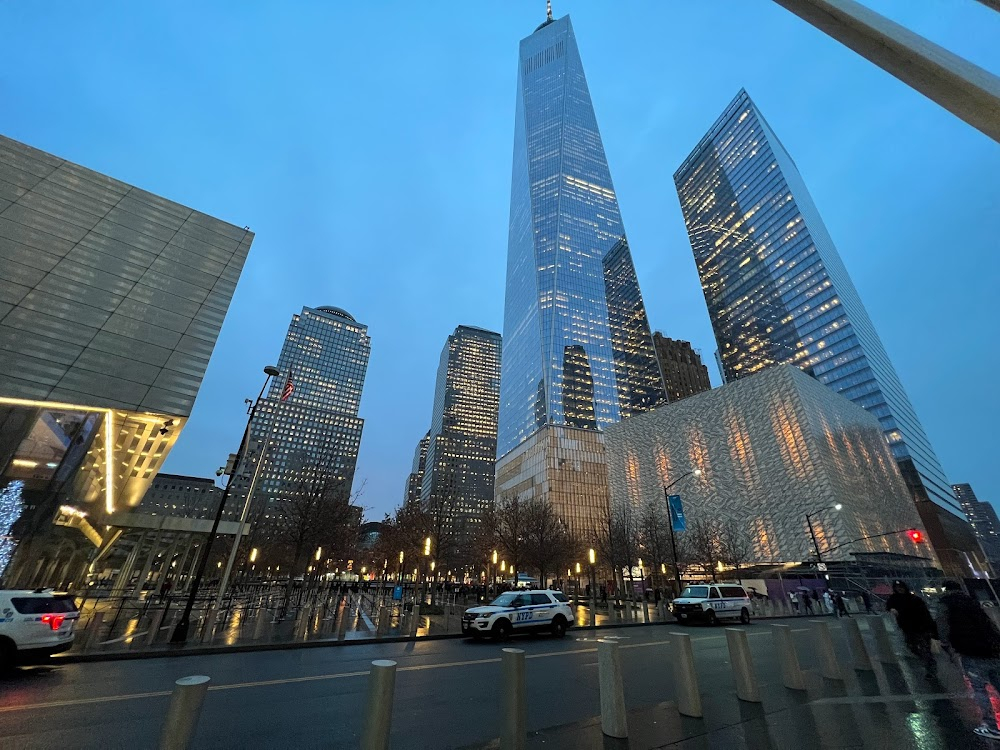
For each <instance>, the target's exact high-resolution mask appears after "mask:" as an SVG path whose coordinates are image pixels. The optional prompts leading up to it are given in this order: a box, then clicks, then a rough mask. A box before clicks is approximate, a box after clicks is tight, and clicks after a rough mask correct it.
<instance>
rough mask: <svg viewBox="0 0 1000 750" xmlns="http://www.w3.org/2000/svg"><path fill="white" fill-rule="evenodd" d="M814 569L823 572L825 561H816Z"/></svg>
mask: <svg viewBox="0 0 1000 750" xmlns="http://www.w3.org/2000/svg"><path fill="white" fill-rule="evenodd" d="M816 570H818V571H819V572H820V573H825V572H826V563H816Z"/></svg>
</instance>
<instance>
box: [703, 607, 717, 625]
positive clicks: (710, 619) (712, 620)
mask: <svg viewBox="0 0 1000 750" xmlns="http://www.w3.org/2000/svg"><path fill="white" fill-rule="evenodd" d="M705 622H707V623H708V624H709V625H718V624H719V618H718V617H716V616H715V610H714V609H710V610H708V614H707V615H705Z"/></svg>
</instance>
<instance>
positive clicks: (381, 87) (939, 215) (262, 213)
mask: <svg viewBox="0 0 1000 750" xmlns="http://www.w3.org/2000/svg"><path fill="white" fill-rule="evenodd" d="M866 2H867V4H868V5H869V6H870V7H872V8H874V9H875V10H878V11H879V12H882V13H884V14H885V15H888V16H889V17H890V18H892V19H894V20H896V21H898V22H900V23H903V24H905V25H906V26H908V27H910V28H911V29H913V30H914V31H917V32H918V33H921V34H923V35H925V36H927V37H929V38H930V39H932V40H933V41H935V42H937V43H939V44H942V45H943V46H945V47H947V48H948V49H950V50H952V51H953V52H956V53H958V54H960V55H962V56H964V57H966V58H967V59H969V60H971V61H972V62H974V63H976V64H978V65H980V66H982V67H984V68H986V69H988V70H991V71H993V72H994V73H996V72H1000V45H998V44H997V43H996V40H997V39H1000V13H996V12H995V11H992V10H990V9H989V8H987V7H985V6H983V5H981V4H979V3H976V2H974V1H973V0H866ZM554 5H555V13H556V15H557V16H560V15H563V14H565V13H570V14H571V16H572V18H573V25H574V27H575V29H576V34H577V39H578V42H579V45H580V50H581V54H582V56H583V62H584V67H585V70H586V73H587V78H588V81H589V84H590V89H591V94H592V97H593V100H594V106H595V108H596V110H597V118H598V122H599V124H600V127H601V131H602V135H603V138H604V143H605V148H606V151H607V154H608V160H609V162H610V164H611V172H612V176H613V178H614V182H615V188H616V191H617V193H618V197H619V201H620V204H621V208H622V213H623V216H624V220H625V226H626V229H627V231H628V234H629V244H630V245H631V247H632V252H633V256H634V259H635V264H636V268H637V272H638V275H639V282H640V285H641V287H642V291H643V295H644V297H645V300H646V305H647V308H648V312H649V317H650V321H651V323H652V325H653V326H654V327H655V328H657V329H659V330H662V331H664V333H666V334H667V335H669V336H672V337H675V338H687V339H690V340H691V341H692V342H694V344H695V346H696V347H698V348H699V349H701V351H702V354H703V356H704V357H705V358H706V359H707V360H708V361H709V364H710V371H712V376H713V379H714V381H715V382H718V380H719V379H718V374H717V373H716V372H715V368H714V366H712V365H711V359H712V352H713V351H714V349H715V344H714V341H713V338H712V332H711V327H710V324H709V319H708V314H707V312H706V310H705V303H704V298H703V296H702V294H701V288H700V286H699V282H698V278H697V273H696V270H695V265H694V261H693V259H692V256H691V249H690V246H689V244H688V240H687V235H686V233H685V230H684V224H683V220H682V217H681V212H680V207H679V204H678V201H677V195H676V192H675V190H674V186H673V180H672V174H673V172H674V170H675V169H676V167H677V166H678V165H679V164H680V162H681V161H682V160H683V159H684V157H685V156H686V155H687V154H688V153H689V151H690V150H691V148H692V147H693V146H694V145H695V143H697V141H698V140H699V138H700V137H701V136H702V135H703V134H704V132H705V130H707V128H708V127H709V126H710V125H711V124H712V123H713V122H714V121H715V119H716V117H717V116H718V115H719V114H720V113H721V111H722V109H723V108H724V107H725V105H726V104H727V103H728V102H729V101H730V100H731V99H732V97H733V96H734V95H735V94H736V92H737V91H738V90H739V88H740V87H741V86H742V87H746V89H747V90H748V92H749V93H750V95H751V96H752V97H753V98H754V100H755V101H756V102H757V104H758V106H759V107H760V108H761V110H762V111H763V112H764V115H765V116H766V117H767V119H768V122H769V123H770V124H771V126H772V127H773V128H774V129H775V131H776V132H777V134H778V136H779V137H780V138H781V140H782V142H783V143H784V145H785V146H786V148H787V149H788V151H789V152H790V153H791V154H792V157H793V158H794V159H795V161H796V163H797V164H798V166H799V169H800V170H801V172H802V174H803V177H804V178H805V181H806V184H807V185H808V186H809V189H810V191H811V193H812V195H813V198H814V199H815V201H816V203H817V205H818V207H819V210H820V212H821V213H822V215H823V217H824V219H825V220H826V223H827V226H828V228H829V230H830V232H831V234H832V235H833V238H834V240H835V242H836V243H837V245H838V247H839V249H840V252H841V254H842V256H843V258H844V261H845V263H846V265H847V267H848V270H849V271H850V273H851V275H852V276H853V278H854V281H855V283H856V285H857V287H858V289H859V291H860V293H861V296H862V299H863V300H864V302H865V303H866V305H867V307H868V310H869V312H870V314H871V317H872V319H873V320H874V322H875V325H876V327H877V328H878V330H879V332H880V334H881V336H882V338H883V341H884V343H885V346H886V348H887V350H888V352H889V355H890V357H891V358H892V359H893V362H894V363H895V365H896V368H897V370H898V371H899V374H900V377H901V378H902V380H903V384H904V385H905V387H906V388H907V390H908V392H909V395H910V398H911V400H912V401H913V403H914V405H915V407H916V409H917V412H918V414H919V416H920V418H921V420H922V421H923V424H924V427H925V429H926V431H927V433H928V435H929V436H930V439H931V441H932V443H933V445H934V446H935V448H936V450H937V452H938V454H939V456H940V458H941V461H942V463H943V465H944V468H945V470H946V472H947V474H948V477H949V479H950V480H951V481H953V482H962V481H967V482H971V483H972V485H973V487H974V488H975V489H976V491H977V493H978V494H979V496H980V498H982V499H990V500H993V501H995V502H998V503H1000V478H998V474H997V472H996V471H995V470H994V467H995V466H996V464H997V459H996V453H997V441H996V438H995V435H996V430H997V422H998V417H1000V396H998V393H1000V391H998V389H997V386H996V382H995V381H996V373H997V372H998V370H1000V358H998V353H997V352H998V347H997V345H996V333H995V329H996V323H997V321H998V314H997V309H996V299H997V283H998V281H1000V260H998V258H1000V253H998V244H1000V241H998V239H997V237H998V233H997V224H998V219H1000V146H998V145H997V144H996V143H994V142H993V141H991V140H989V139H988V138H987V137H986V136H984V135H982V134H980V133H979V132H978V131H975V130H973V129H972V128H970V127H969V126H967V125H965V124H964V123H962V122H961V121H959V120H958V119H956V118H955V117H953V116H952V115H951V114H949V113H948V112H946V111H944V110H943V109H941V108H940V107H938V106H937V105H935V104H933V103H931V102H930V101H928V100H927V99H925V98H924V97H922V96H921V95H919V94H916V93H914V92H912V91H910V90H909V89H908V88H907V87H906V86H904V85H903V84H901V83H899V82H898V81H896V80H895V79H894V78H892V77H890V76H889V75H888V74H886V73H884V72H882V71H881V70H879V69H878V68H876V67H874V66H873V65H871V64H870V63H868V62H867V61H865V60H863V59H861V58H859V57H857V56H856V55H855V54H854V53H852V52H850V51H849V50H847V49H846V48H844V47H842V46H840V45H839V44H837V43H836V42H834V41H832V40H830V39H828V38H827V37H826V36H824V35H823V34H821V33H820V32H818V31H815V30H814V29H813V28H812V27H810V26H808V25H807V24H805V23H804V22H802V21H800V20H799V19H798V18H796V17H794V16H792V15H791V14H789V13H788V12H787V11H784V10H783V9H781V8H780V7H778V6H777V5H776V4H775V3H773V2H770V0H740V1H739V2H737V1H736V0H700V1H699V2H662V1H661V2H653V1H652V0H649V1H647V2H597V1H593V2H590V1H587V0H573V1H570V0H554ZM292 9H294V11H293V10H292ZM543 18H544V2H543V1H542V0H530V1H528V0H516V1H514V0H503V1H501V0H495V1H493V2H477V1H474V2H458V3H457V2H434V1H431V0H428V1H427V2H404V1H403V0H399V2H365V3H360V2H355V3H329V2H298V3H294V4H278V3H263V2H240V3H237V2H230V3H215V4H210V3H200V2H175V3H134V2H117V3H115V2H106V3H100V4H97V3H71V2H46V3H13V2H8V3H4V4H3V5H0V26H2V27H3V28H4V47H5V58H6V60H7V64H6V65H4V66H3V69H2V71H0V132H3V133H4V134H5V135H8V136H10V137H13V138H16V139H18V140H21V141H25V142H27V143H29V144H31V145H34V146H37V147H39V148H42V149H44V150H46V151H50V152H52V153H55V154H58V155H60V156H62V157H64V158H67V159H71V160H73V161H76V162H79V163H81V164H84V165H86V166H88V167H91V168H93V169H96V170H99V171H101V172H105V173H107V174H109V175H113V176H114V177H117V178H119V179H122V180H125V181H127V182H130V183H133V184H135V185H138V186H141V187H142V188H144V189H146V190H150V191H152V192H155V193H159V194H161V195H163V196H165V197H168V198H171V199H173V200H176V201H179V202H181V203H184V204H186V205H189V206H192V207H194V208H197V209H199V210H201V211H204V212H206V213H210V214H213V215H215V216H218V217H220V218H222V219H225V220H227V221H231V222H233V223H235V224H238V225H240V226H242V225H249V226H250V228H251V229H252V230H254V231H255V232H256V235H257V237H256V241H255V242H254V245H253V248H252V250H251V253H250V257H249V260H248V262H247V266H246V268H245V270H244V273H243V277H242V279H241V281H240V284H239V288H238V289H237V292H236V296H235V298H234V299H233V304H232V307H231V308H230V310H229V316H228V317H227V319H226V323H225V326H224V327H223V329H222V335H221V337H220V338H219V342H218V345H217V347H216V350H215V355H214V357H213V359H212V363H211V365H210V367H209V370H208V373H207V375H206V378H205V382H204V385H203V386H202V389H201V393H200V395H199V398H198V402H197V404H196V406H195V410H194V413H193V415H192V418H191V421H190V423H189V424H188V426H187V428H186V430H185V431H184V433H183V434H182V436H181V438H180V440H179V442H178V444H177V446H176V448H175V449H174V451H173V453H172V454H171V456H170V458H169V460H168V462H167V465H166V469H167V470H169V471H173V472H179V473H189V474H195V475H205V476H211V475H212V474H213V473H214V471H215V469H216V467H218V466H219V465H220V464H221V463H223V462H224V460H225V457H226V455H227V454H228V453H229V452H230V451H232V450H235V448H236V444H237V442H238V440H239V436H240V432H241V430H242V425H243V420H244V419H245V414H244V411H243V399H244V397H248V396H252V395H254V394H256V392H257V389H259V386H260V382H261V378H262V376H261V368H262V367H263V366H264V365H265V364H268V363H270V362H272V361H274V360H275V359H277V355H278V351H279V349H280V346H281V342H282V339H283V337H284V334H285V331H286V329H287V327H288V322H289V320H290V318H291V316H292V315H293V314H294V313H296V312H298V311H299V310H300V309H301V308H302V306H303V305H309V306H317V305H336V306H339V307H343V308H345V309H347V310H348V311H350V312H351V313H352V314H354V316H355V317H356V318H357V319H358V320H360V321H362V322H364V323H367V324H368V326H369V332H370V334H371V337H372V356H371V364H370V367H369V371H368V379H367V382H366V385H365V392H364V399H363V402H362V408H361V416H362V417H364V418H365V420H366V425H365V432H364V438H363V441H362V446H361V456H360V459H359V463H358V474H357V480H356V486H357V484H360V480H362V479H365V480H367V484H366V488H365V494H364V497H363V499H362V503H363V504H364V505H366V506H367V507H368V508H369V509H370V510H369V514H370V515H371V516H372V517H380V516H381V514H382V513H383V512H384V511H388V510H391V509H392V508H393V507H394V506H395V505H397V504H398V503H399V502H400V500H401V499H402V493H403V484H404V480H405V477H406V475H407V473H408V472H409V466H410V461H411V458H412V454H413V448H414V446H415V444H416V442H417V440H418V439H419V438H420V436H421V435H422V434H423V433H424V431H425V430H426V429H427V427H428V424H429V421H430V409H431V402H432V399H433V383H434V377H435V371H436V368H437V361H438V357H439V355H440V351H441V347H442V346H443V345H444V342H445V339H446V337H447V336H448V334H449V333H450V332H451V331H452V330H453V329H454V327H455V326H456V325H458V324H469V325H477V326H483V327H486V328H492V329H494V330H498V331H499V330H501V327H502V313H503V296H504V272H505V257H506V244H507V219H508V207H509V199H510V170H511V153H512V139H513V129H514V123H513V117H514V95H515V86H516V61H517V44H518V40H519V39H520V38H521V37H523V36H526V35H527V34H529V33H530V32H531V31H532V30H533V29H534V28H535V26H536V25H537V24H538V23H539V22H540V21H541V20H543Z"/></svg>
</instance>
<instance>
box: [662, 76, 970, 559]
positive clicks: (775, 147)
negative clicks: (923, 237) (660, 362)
mask: <svg viewBox="0 0 1000 750" xmlns="http://www.w3.org/2000/svg"><path fill="white" fill-rule="evenodd" d="M674 181H675V183H676V185H677V192H678V194H679V196H680V202H681V209H682V210H683V213H684V220H685V223H686V224H687V230H688V235H689V237H690V240H691V247H692V249H693V251H694V256H695V261H696V263H697V265H698V273H699V275H700V276H701V283H702V289H703V291H704V293H705V301H706V302H707V303H708V310H709V315H710V316H711V319H712V326H713V328H714V329H715V337H716V340H717V342H718V345H719V357H720V360H721V363H722V368H723V373H724V377H725V380H726V381H727V382H732V381H733V380H736V379H739V378H741V377H745V376H747V375H751V374H753V373H755V372H758V371H760V370H761V369H763V368H765V367H768V366H770V365H773V364H775V363H786V364H793V365H796V366H797V367H799V368H800V369H802V370H803V371H805V372H807V373H809V374H810V375H812V376H813V377H815V378H816V379H817V380H819V381H820V382H822V383H825V384H826V385H828V386H829V387H831V388H833V389H834V390H835V391H837V392H838V393H840V394H841V395H843V396H845V397H846V398H848V399H850V400H851V401H853V402H855V403H856V404H859V405H860V406H862V407H864V408H865V409H867V410H868V411H869V412H871V413H872V414H874V415H875V416H876V417H878V419H879V421H880V422H881V424H882V428H883V429H884V430H885V436H886V438H887V440H888V441H889V444H890V446H891V447H892V452H893V454H894V456H895V458H896V461H897V462H898V464H899V467H900V470H901V472H902V474H903V478H904V479H905V480H906V482H907V484H908V485H909V488H910V491H911V493H912V495H913V498H914V501H915V502H916V503H917V507H918V510H920V512H921V517H922V520H923V521H924V523H925V525H926V527H927V530H928V533H929V535H930V537H931V540H932V541H933V542H934V545H935V548H936V549H937V551H938V553H939V557H940V558H941V560H942V563H943V564H945V565H946V566H947V565H949V564H951V565H953V566H954V565H959V567H962V568H963V572H964V573H966V574H968V572H969V569H968V567H967V566H966V565H965V562H964V561H963V560H962V559H961V558H962V555H961V551H962V550H963V549H965V548H966V547H968V544H967V542H968V541H969V540H968V536H969V534H968V530H967V529H966V528H964V527H965V526H967V524H965V523H964V522H962V521H961V520H960V518H961V512H962V511H961V508H960V507H959V505H958V503H957V501H956V500H955V496H954V494H953V493H952V491H951V488H950V486H949V485H948V482H947V480H946V479H945V475H944V470H943V469H942V468H941V464H940V462H939V461H938V459H937V456H936V455H935V454H934V450H933V449H932V448H931V445H930V441H928V439H927V436H926V434H924V430H923V427H922V426H921V425H920V420H918V419H917V415H916V413H915V411H914V409H913V406H912V405H911V404H910V401H909V399H908V398H907V396H906V392H905V391H904V390H903V386H902V384H901V383H900V381H899V377H898V376H897V374H896V371H895V369H894V368H893V366H892V363H891V362H890V361H889V357H888V355H887V354H886V352H885V348H884V347H883V345H882V342H881V340H880V339H879V337H878V334H877V333H876V331H875V326H874V325H873V324H872V321H871V319H870V318H869V317H868V312H867V311H866V310H865V307H864V305H863V304H862V303H861V299H860V297H859V296H858V292H857V290H856V289H855V288H854V284H853V283H852V282H851V278H850V276H849V275H848V273H847V270H846V268H845V267H844V264H843V262H842V261H841V259H840V255H839V254H838V252H837V248H836V247H835V246H834V244H833V240H832V239H831V238H830V235H829V233H828V232H827V230H826V226H825V225H824V224H823V220H822V219H821V218H820V215H819V211H818V210H817V208H816V206H815V204H814V203H813V200H812V198H811V197H810V195H809V192H808V190H807V189H806V186H805V183H804V182H803V180H802V177H801V175H800V174H799V171H798V169H797V168H796V166H795V163H794V162H793V161H792V158H791V157H790V156H789V155H788V152H787V151H785V149H784V147H783V146H782V145H781V142H780V141H779V140H778V138H777V136H775V134H774V132H773V131H772V130H771V128H770V127H769V126H768V124H767V122H766V121H765V120H764V117H763V115H761V113H760V111H759V110H758V109H757V107H756V105H755V104H754V103H753V101H751V99H750V97H749V96H748V95H747V93H746V91H743V90H741V91H740V92H739V94H738V95H737V96H736V98H735V99H734V100H733V101H732V103H730V105H729V106H728V107H727V108H726V110H725V112H724V113H723V114H722V116H721V117H720V118H719V119H718V120H717V121H716V122H715V124H714V125H713V126H712V128H711V129H710V130H709V132H708V134H707V135H705V137H704V138H702V140H701V142H700V143H698V145H697V146H696V147H695V149H694V150H693V151H692V152H691V154H690V155H689V156H688V158H687V159H686V160H685V161H684V163H683V164H682V165H681V166H680V168H679V169H678V170H677V171H676V172H675V173H674ZM963 539H964V540H965V541H963ZM969 549H972V547H969ZM953 570H954V569H953Z"/></svg>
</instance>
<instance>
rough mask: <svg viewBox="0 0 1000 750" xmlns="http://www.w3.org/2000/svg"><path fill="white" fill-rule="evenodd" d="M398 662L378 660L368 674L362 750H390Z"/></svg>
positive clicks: (362, 727)
mask: <svg viewBox="0 0 1000 750" xmlns="http://www.w3.org/2000/svg"><path fill="white" fill-rule="evenodd" d="M395 690H396V662H394V661H390V660H389V659H377V660H376V661H373V662H372V668H371V671H370V672H369V673H368V695H367V697H366V698H365V709H364V717H363V719H362V722H361V745H360V748H361V750H389V730H390V729H391V728H392V696H393V693H394V692H395Z"/></svg>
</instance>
